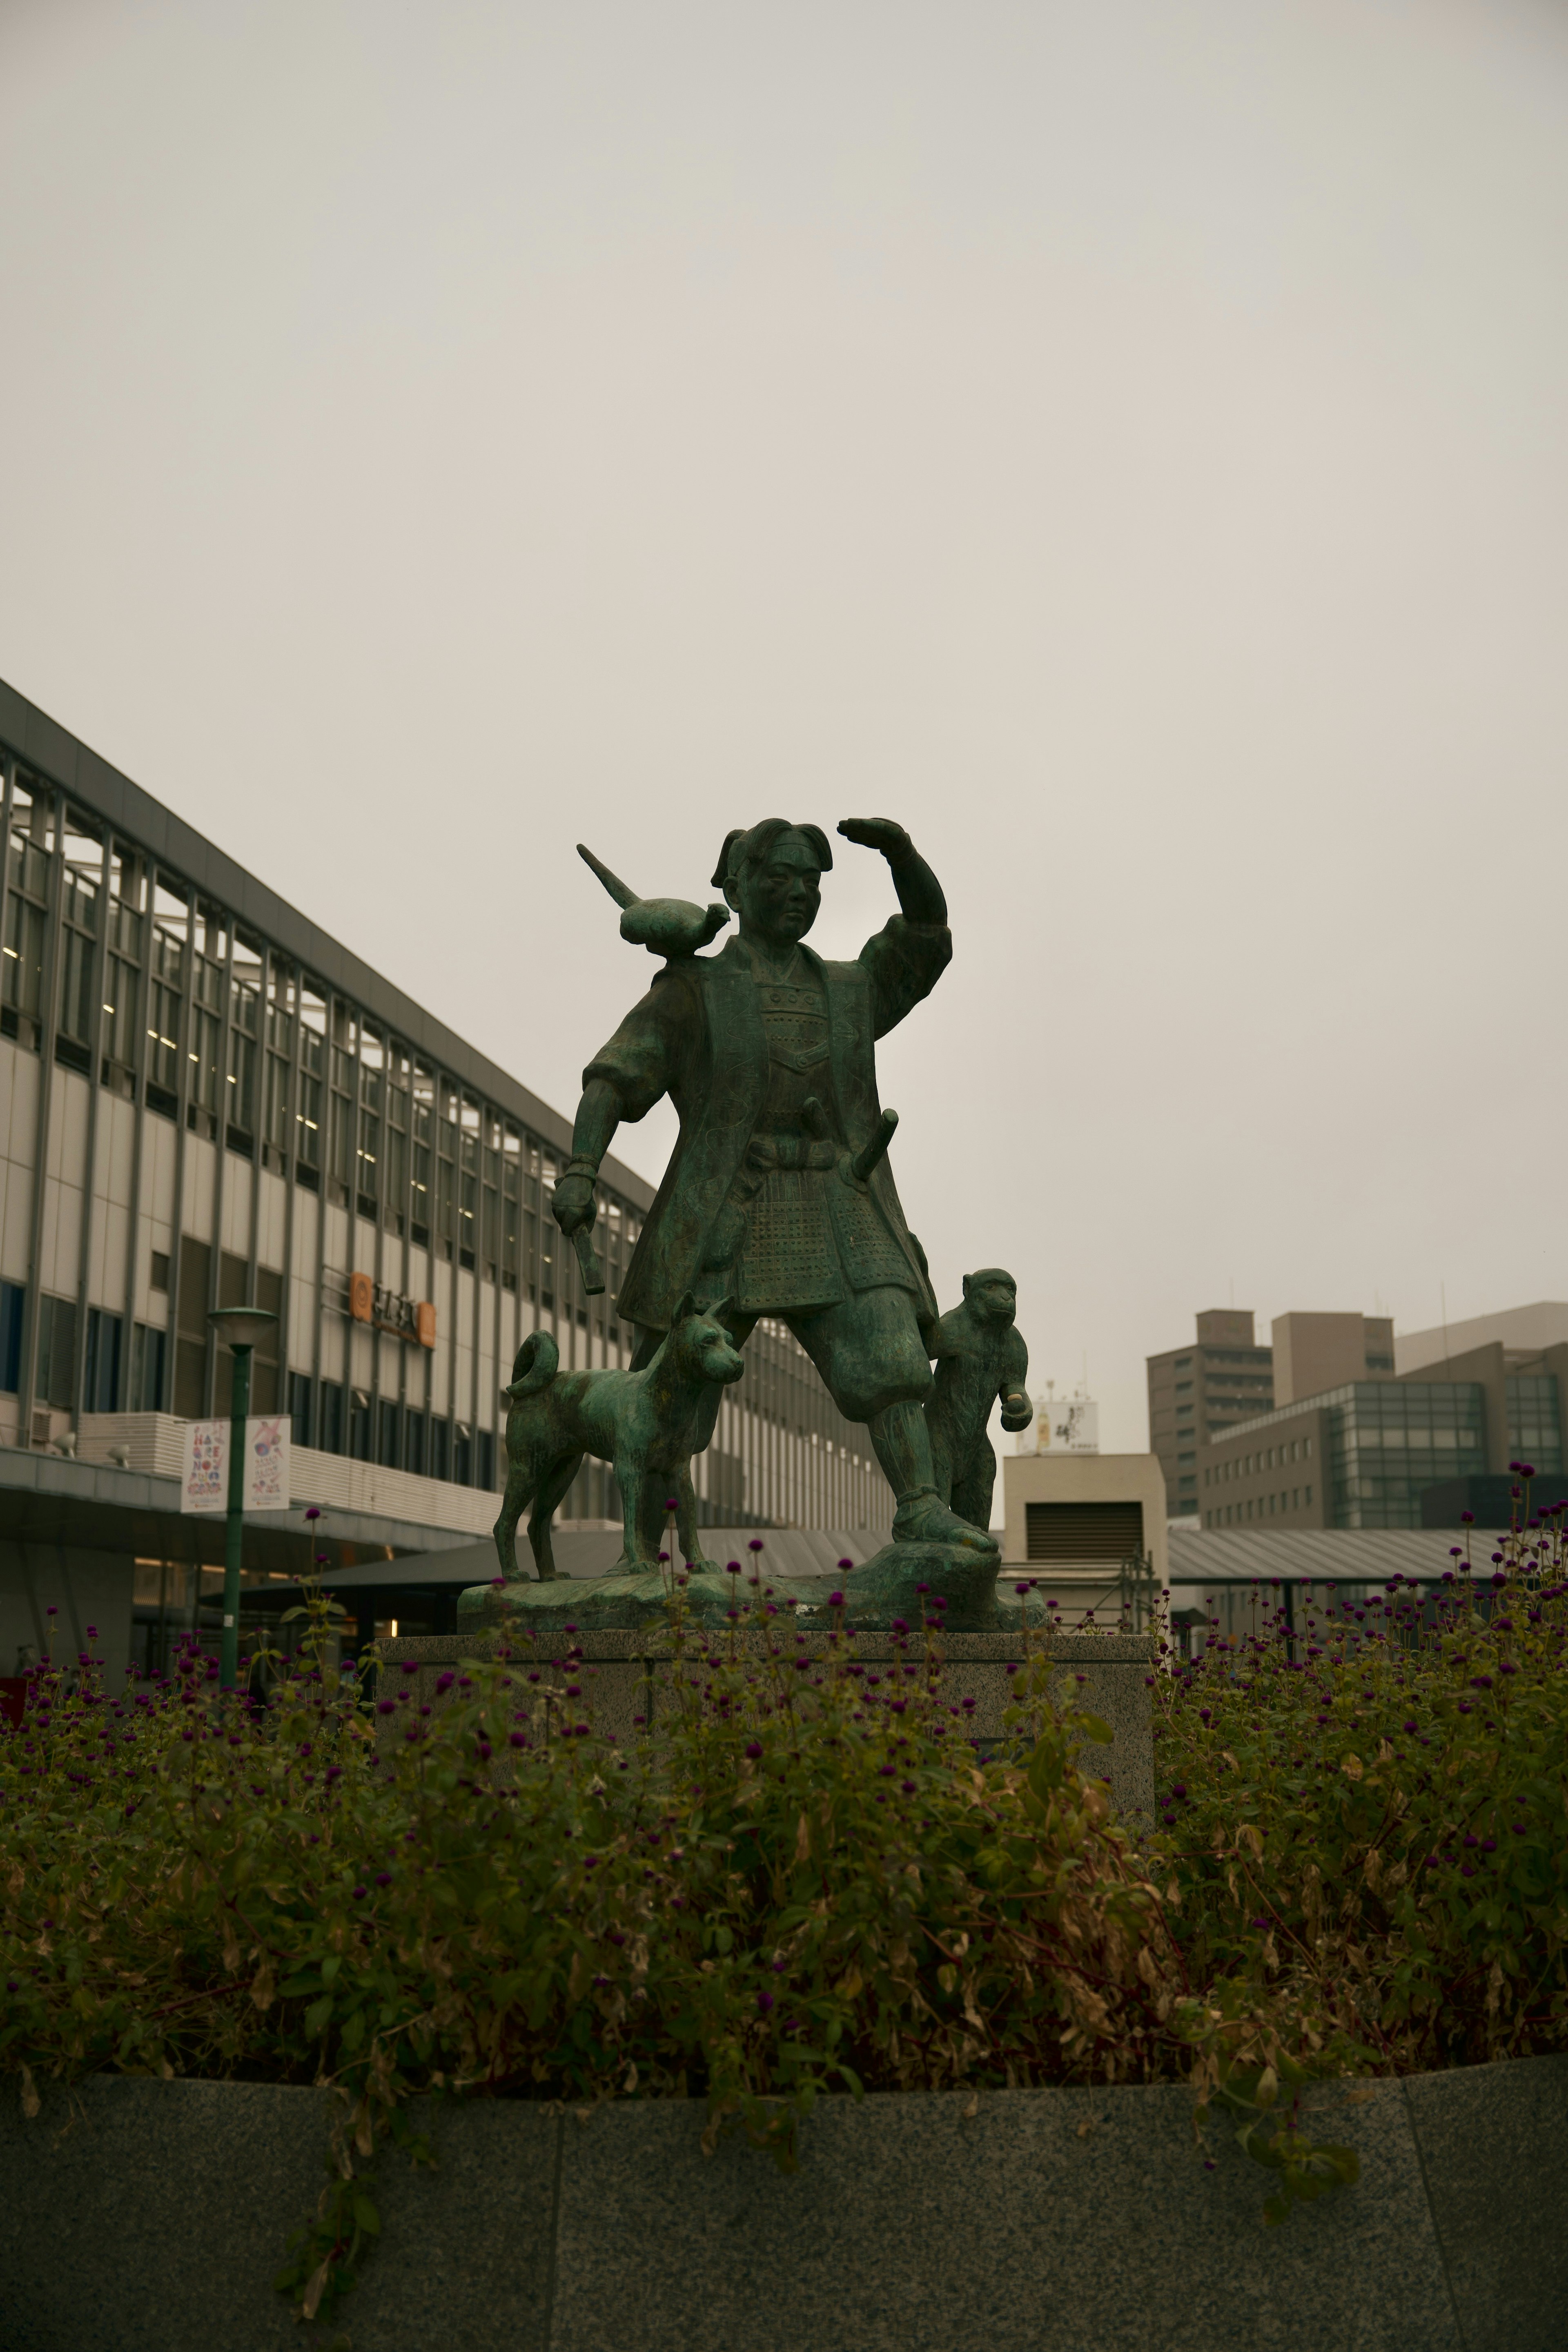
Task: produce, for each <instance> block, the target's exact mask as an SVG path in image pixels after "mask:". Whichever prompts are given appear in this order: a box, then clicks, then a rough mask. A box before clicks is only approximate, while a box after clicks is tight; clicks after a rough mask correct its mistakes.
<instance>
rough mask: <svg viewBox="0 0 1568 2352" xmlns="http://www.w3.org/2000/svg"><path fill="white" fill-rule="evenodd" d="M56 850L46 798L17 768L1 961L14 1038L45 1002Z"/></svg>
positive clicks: (9, 1031)
mask: <svg viewBox="0 0 1568 2352" xmlns="http://www.w3.org/2000/svg"><path fill="white" fill-rule="evenodd" d="M53 847H54V830H53V816H52V804H51V801H50V796H49V794H48V793H47V791H45V790H44V789H43V788H42V787H41V786H40V785H39V784H38V782H37V779H36V778H35V777H33V776H30V775H29V774H28V773H27V772H26V769H20V768H19V769H18V770H17V772H16V782H15V783H14V784H13V786H12V789H11V839H10V843H9V845H8V847H7V851H6V861H5V865H6V881H7V884H8V886H9V887H8V889H7V893H6V898H5V941H4V952H3V953H0V962H3V963H4V965H5V973H4V979H3V981H0V994H3V995H4V999H5V1009H6V1011H7V1012H8V1013H11V1014H12V1015H13V1021H12V1022H11V1023H10V1024H7V1032H6V1034H8V1035H15V1034H16V1023H15V1016H16V1015H17V1014H25V1015H26V1016H27V1017H28V1018H29V1019H30V1020H33V1021H37V1018H38V1013H39V1007H40V1005H41V1003H42V1002H43V988H44V921H45V909H46V908H47V904H48V896H49V853H50V851H51V850H52V849H53Z"/></svg>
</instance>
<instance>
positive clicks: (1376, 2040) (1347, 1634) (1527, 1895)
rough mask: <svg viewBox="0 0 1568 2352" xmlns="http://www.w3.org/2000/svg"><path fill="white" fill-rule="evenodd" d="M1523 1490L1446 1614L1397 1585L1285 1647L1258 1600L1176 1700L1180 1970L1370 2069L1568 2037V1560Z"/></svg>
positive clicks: (1168, 1710)
mask: <svg viewBox="0 0 1568 2352" xmlns="http://www.w3.org/2000/svg"><path fill="white" fill-rule="evenodd" d="M1526 1492H1527V1487H1526V1489H1525V1490H1523V1491H1521V1519H1523V1520H1524V1524H1521V1526H1520V1527H1519V1528H1517V1529H1516V1530H1515V1532H1514V1533H1513V1534H1511V1535H1510V1537H1509V1538H1507V1540H1506V1541H1505V1542H1503V1543H1501V1544H1500V1545H1499V1546H1497V1547H1496V1548H1495V1550H1492V1556H1491V1557H1490V1558H1489V1559H1483V1560H1482V1562H1481V1563H1480V1565H1479V1569H1478V1568H1477V1567H1475V1566H1474V1565H1472V1563H1471V1561H1470V1559H1469V1557H1468V1548H1460V1547H1456V1549H1455V1552H1454V1559H1455V1567H1454V1569H1453V1570H1452V1571H1451V1572H1450V1574H1449V1576H1448V1577H1447V1579H1446V1580H1445V1582H1444V1585H1443V1588H1442V1591H1441V1593H1440V1595H1439V1596H1438V1598H1437V1599H1436V1601H1433V1600H1432V1599H1431V1598H1430V1597H1429V1596H1424V1595H1423V1594H1422V1593H1421V1592H1420V1591H1418V1590H1417V1589H1415V1588H1414V1587H1412V1586H1410V1585H1407V1584H1405V1582H1404V1581H1403V1580H1400V1579H1399V1578H1395V1579H1394V1580H1392V1581H1391V1582H1390V1583H1389V1584H1388V1585H1387V1586H1386V1588H1385V1589H1384V1591H1383V1592H1382V1594H1381V1595H1379V1596H1376V1597H1374V1598H1373V1599H1372V1600H1371V1601H1358V1602H1354V1603H1352V1602H1350V1601H1343V1600H1341V1599H1340V1598H1338V1597H1337V1596H1335V1595H1334V1594H1333V1593H1332V1592H1329V1593H1328V1594H1326V1595H1324V1596H1322V1597H1320V1598H1319V1599H1318V1600H1317V1601H1315V1602H1312V1601H1309V1602H1308V1603H1307V1605H1305V1606H1304V1607H1299V1608H1298V1611H1297V1617H1298V1623H1297V1625H1296V1627H1295V1628H1294V1630H1292V1629H1289V1628H1288V1627H1287V1625H1286V1623H1285V1620H1284V1617H1283V1614H1282V1612H1279V1610H1278V1608H1277V1606H1276V1604H1275V1601H1274V1597H1273V1596H1272V1595H1271V1593H1270V1592H1269V1591H1268V1588H1267V1587H1260V1588H1258V1594H1257V1615H1258V1622H1257V1625H1256V1629H1255V1630H1254V1631H1253V1632H1252V1633H1249V1634H1248V1635H1247V1638H1246V1639H1245V1640H1242V1641H1239V1642H1237V1643H1234V1644H1232V1643H1226V1642H1224V1641H1219V1640H1216V1641H1214V1642H1212V1643H1211V1644H1210V1646H1209V1648H1208V1649H1207V1650H1206V1651H1205V1653H1204V1654H1203V1656H1202V1658H1201V1659H1199V1660H1198V1661H1196V1662H1195V1663H1194V1664H1192V1665H1191V1666H1187V1667H1180V1668H1178V1670H1177V1672H1176V1673H1175V1675H1174V1676H1173V1678H1171V1679H1170V1680H1169V1681H1168V1682H1166V1681H1163V1682H1162V1686H1161V1689H1160V1693H1159V1696H1158V1699H1157V1703H1156V1719H1155V1740H1156V1745H1155V1769H1156V1777H1157V1780H1158V1782H1159V1783H1160V1785H1161V1787H1162V1789H1163V1801H1162V1805H1161V1809H1160V1812H1161V1820H1160V1830H1161V1838H1160V1843H1161V1845H1162V1847H1163V1852H1164V1854H1165V1857H1166V1859H1167V1860H1168V1863H1169V1864H1170V1867H1171V1869H1172V1871H1173V1876H1174V1878H1175V1880H1176V1882H1177V1884H1178V1885H1179V1888H1180V1907H1179V1909H1177V1910H1173V1912H1172V1915H1171V1916H1172V1920H1173V1927H1174V1931H1175V1933H1176V1936H1177V1937H1178V1940H1179V1942H1180V1943H1181V1946H1182V1948H1183V1951H1184V1955H1185V1958H1186V1964H1187V1967H1188V1969H1190V1970H1191V1971H1192V1972H1193V1974H1194V1978H1196V1979H1203V1980H1212V1979H1216V1978H1220V1977H1225V1976H1229V1977H1231V1978H1233V1979H1245V1980H1246V1981H1247V1982H1248V1983H1250V1984H1252V1985H1254V1986H1256V1987H1257V1988H1258V1989H1260V1990H1269V1991H1273V1992H1280V1991H1283V1992H1285V1993H1287V1994H1288V1996H1289V1999H1290V2000H1291V2001H1292V2003H1293V2004H1299V2005H1300V2007H1301V2008H1302V2009H1303V2011H1308V2012H1310V2013H1311V2014H1313V2015H1314V2016H1315V2017H1317V2018H1318V2019H1319V2020H1320V2021H1321V2023H1322V2024H1323V2026H1324V2027H1325V2029H1326V2030H1329V2031H1331V2032H1333V2033H1334V2034H1336V2035H1338V2036H1340V2037H1342V2038H1343V2039H1344V2040H1345V2041H1348V2042H1351V2043H1352V2044H1353V2045H1354V2046H1355V2047H1356V2048H1357V2049H1358V2050H1359V2051H1360V2052H1361V2053H1363V2063H1364V2064H1366V2065H1368V2066H1369V2067H1377V2068H1379V2069H1384V2070H1387V2069H1397V2070H1399V2071H1401V2072H1403V2071H1406V2070H1413V2069H1415V2068H1420V2067H1436V2066H1445V2065H1452V2064H1457V2063H1464V2062H1467V2061H1470V2060H1479V2059H1488V2058H1504V2057H1515V2056H1521V2055H1524V2054H1526V2053H1531V2052H1537V2051H1546V2050H1554V2049H1560V2048H1562V2047H1563V2045H1564V2042H1565V2041H1568V1979H1565V1972H1564V1952H1565V1949H1568V1837H1565V1834H1564V1832H1565V1827H1568V1823H1565V1820H1564V1811H1565V1806H1568V1675H1565V1672H1564V1668H1565V1664H1568V1656H1565V1645H1568V1562H1565V1559H1564V1546H1563V1517H1562V1513H1561V1510H1560V1509H1559V1510H1555V1511H1552V1512H1548V1513H1546V1514H1545V1515H1544V1516H1543V1517H1542V1519H1540V1520H1535V1521H1531V1520H1529V1519H1528V1515H1527V1512H1526V1511H1525V1509H1524V1503H1525V1494H1526ZM1491 1549H1492V1548H1491V1547H1489V1550H1491Z"/></svg>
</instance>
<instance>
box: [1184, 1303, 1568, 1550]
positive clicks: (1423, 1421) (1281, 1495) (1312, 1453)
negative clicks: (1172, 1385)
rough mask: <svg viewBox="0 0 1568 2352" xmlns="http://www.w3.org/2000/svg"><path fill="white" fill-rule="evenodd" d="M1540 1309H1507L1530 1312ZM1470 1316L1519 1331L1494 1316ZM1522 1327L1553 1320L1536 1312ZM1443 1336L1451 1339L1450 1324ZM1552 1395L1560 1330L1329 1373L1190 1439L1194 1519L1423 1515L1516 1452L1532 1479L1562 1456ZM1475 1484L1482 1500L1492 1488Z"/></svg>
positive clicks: (1348, 1522)
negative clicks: (1242, 1418) (1387, 1367)
mask: <svg viewBox="0 0 1568 2352" xmlns="http://www.w3.org/2000/svg"><path fill="white" fill-rule="evenodd" d="M1552 1311H1553V1310H1551V1309H1546V1308H1530V1309H1521V1310H1519V1314H1520V1317H1521V1318H1525V1317H1531V1318H1543V1317H1545V1316H1546V1315H1548V1314H1550V1313H1551V1312H1552ZM1555 1311H1556V1312H1558V1313H1563V1312H1564V1310H1561V1309H1559V1310H1555ZM1286 1319H1289V1318H1281V1320H1282V1321H1283V1320H1286ZM1335 1319H1339V1318H1335ZM1346 1319H1347V1320H1348V1319H1350V1318H1346ZM1482 1319H1483V1320H1484V1321H1486V1322H1488V1323H1490V1324H1492V1325H1494V1326H1496V1325H1502V1324H1510V1323H1511V1328H1513V1329H1514V1330H1515V1331H1516V1332H1517V1331H1518V1330H1519V1329H1520V1328H1521V1325H1520V1324H1519V1323H1512V1321H1511V1318H1507V1317H1497V1318H1482ZM1368 1328H1369V1329H1371V1330H1373V1331H1380V1330H1381V1329H1382V1328H1383V1327H1382V1326H1381V1325H1380V1324H1376V1323H1372V1324H1369V1326H1368ZM1472 1328H1473V1327H1472ZM1523 1328H1527V1329H1530V1330H1532V1331H1533V1330H1538V1329H1539V1330H1543V1331H1549V1330H1550V1329H1551V1328H1552V1327H1551V1326H1550V1325H1549V1324H1545V1323H1543V1322H1542V1321H1540V1320H1536V1321H1532V1322H1530V1323H1526V1324H1524V1325H1523ZM1275 1329H1276V1332H1278V1331H1279V1324H1277V1325H1276V1326H1275ZM1423 1336H1424V1337H1425V1336H1426V1335H1423ZM1448 1336H1449V1339H1450V1341H1452V1339H1453V1338H1454V1336H1455V1333H1454V1330H1453V1328H1450V1331H1449V1335H1448ZM1467 1336H1468V1334H1467ZM1396 1345H1397V1346H1403V1345H1404V1343H1403V1342H1399V1343H1396ZM1369 1352H1370V1351H1369ZM1379 1352H1381V1343H1380V1344H1379ZM1565 1400H1568V1338H1564V1339H1558V1340H1556V1341H1555V1342H1553V1343H1552V1344H1548V1345H1545V1346H1542V1347H1528V1346H1521V1347H1509V1346H1507V1345H1505V1343H1504V1341H1503V1340H1502V1339H1498V1338H1494V1339H1489V1340H1488V1341H1486V1342H1485V1343H1483V1344H1481V1345H1479V1346H1475V1345H1472V1346H1469V1347H1467V1348H1465V1349H1463V1350H1462V1351H1460V1352H1451V1353H1449V1354H1447V1356H1441V1355H1439V1356H1437V1357H1436V1358H1427V1359H1426V1360H1424V1361H1422V1362H1420V1363H1418V1364H1416V1365H1415V1366H1413V1367H1412V1368H1411V1369H1409V1370H1401V1371H1399V1372H1398V1373H1397V1374H1396V1375H1395V1376H1394V1378H1393V1379H1390V1378H1388V1377H1387V1376H1386V1374H1384V1375H1383V1376H1382V1377H1378V1378H1373V1379H1363V1380H1355V1381H1341V1382H1340V1383H1339V1384H1338V1385H1336V1386H1334V1387H1332V1388H1329V1389H1326V1390H1323V1391H1320V1392H1319V1393H1318V1394H1316V1395H1301V1394H1300V1393H1297V1394H1296V1395H1294V1396H1293V1397H1292V1398H1291V1399H1290V1400H1289V1402H1284V1403H1281V1404H1280V1405H1279V1406H1278V1407H1277V1408H1276V1409H1275V1410H1274V1411H1273V1412H1268V1413H1263V1414H1259V1415H1258V1416H1257V1417H1256V1418H1254V1419H1252V1420H1249V1421H1247V1422H1245V1423H1241V1424H1240V1425H1239V1426H1237V1427H1234V1428H1232V1429H1230V1430H1229V1431H1227V1432H1226V1433H1225V1435H1224V1436H1223V1437H1220V1438H1218V1439H1216V1440H1215V1441H1214V1442H1212V1443H1211V1444H1207V1445H1205V1446H1201V1447H1200V1448H1199V1459H1198V1481H1199V1484H1198V1493H1199V1498H1200V1504H1201V1509H1202V1517H1203V1524H1204V1526H1205V1528H1233V1527H1242V1526H1247V1525H1256V1524H1257V1523H1258V1521H1260V1520H1268V1521H1271V1522H1273V1523H1274V1524H1275V1525H1276V1526H1279V1527H1281V1528H1289V1527H1296V1528H1419V1527H1421V1526H1422V1525H1423V1524H1428V1525H1429V1524H1432V1523H1433V1522H1432V1520H1431V1519H1430V1518H1429V1517H1427V1512H1428V1511H1429V1510H1430V1511H1436V1510H1438V1509H1439V1508H1441V1509H1442V1510H1444V1511H1445V1512H1446V1511H1447V1509H1448V1508H1449V1507H1450V1506H1451V1504H1452V1501H1453V1496H1454V1494H1455V1493H1456V1492H1457V1491H1458V1487H1459V1486H1460V1484H1461V1483H1462V1482H1472V1481H1486V1480H1492V1481H1496V1480H1498V1479H1502V1480H1504V1481H1505V1482H1506V1481H1507V1476H1508V1465H1509V1464H1510V1462H1529V1463H1530V1464H1531V1466H1532V1467H1533V1468H1534V1469H1536V1470H1538V1471H1540V1472H1541V1473H1542V1475H1543V1476H1546V1475H1553V1474H1557V1473H1560V1472H1562V1471H1563V1467H1564V1465H1565V1463H1568V1428H1565V1426H1564V1409H1565ZM1439 1487H1442V1488H1446V1489H1447V1490H1448V1493H1447V1497H1446V1498H1445V1500H1444V1502H1443V1503H1442V1504H1441V1505H1439V1504H1438V1503H1436V1501H1434V1502H1433V1503H1431V1504H1429V1505H1428V1504H1426V1503H1425V1502H1424V1498H1425V1497H1426V1496H1429V1495H1431V1494H1432V1492H1433V1490H1434V1489H1436V1488H1439ZM1475 1491H1476V1493H1477V1495H1478V1496H1480V1495H1482V1494H1483V1493H1484V1494H1486V1495H1488V1496H1489V1497H1490V1498H1491V1499H1492V1502H1493V1504H1494V1507H1495V1499H1496V1496H1497V1495H1498V1493H1499V1491H1500V1490H1499V1489H1498V1488H1497V1487H1496V1486H1490V1487H1486V1486H1479V1487H1477V1488H1476V1489H1475ZM1439 1523H1441V1522H1440V1521H1439Z"/></svg>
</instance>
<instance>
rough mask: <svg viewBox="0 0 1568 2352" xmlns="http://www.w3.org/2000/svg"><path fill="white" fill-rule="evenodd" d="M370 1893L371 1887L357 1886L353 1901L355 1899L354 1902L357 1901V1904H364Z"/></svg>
mask: <svg viewBox="0 0 1568 2352" xmlns="http://www.w3.org/2000/svg"><path fill="white" fill-rule="evenodd" d="M369 1892H370V1889H369V1887H368V1886H356V1887H355V1888H354V1890H353V1899H354V1901H355V1902H356V1903H363V1901H364V1898H365V1896H366V1895H368V1894H369Z"/></svg>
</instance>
